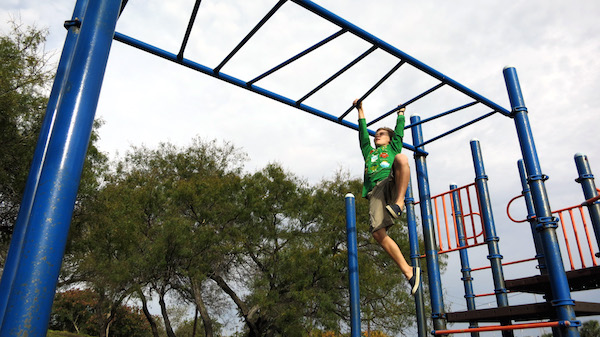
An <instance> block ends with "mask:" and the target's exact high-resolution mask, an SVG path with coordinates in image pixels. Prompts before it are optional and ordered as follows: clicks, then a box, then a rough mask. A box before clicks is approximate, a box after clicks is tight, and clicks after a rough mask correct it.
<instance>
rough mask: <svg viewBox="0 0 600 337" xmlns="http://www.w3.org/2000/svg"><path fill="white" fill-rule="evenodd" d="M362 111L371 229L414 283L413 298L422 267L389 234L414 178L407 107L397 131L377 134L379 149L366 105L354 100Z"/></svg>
mask: <svg viewBox="0 0 600 337" xmlns="http://www.w3.org/2000/svg"><path fill="white" fill-rule="evenodd" d="M353 106H354V107H356V109H357V110H358V137H359V141H360V149H361V151H362V154H363V158H364V159H365V177H364V183H363V191H362V196H363V197H364V198H367V200H369V218H370V230H371V234H372V235H373V238H375V240H376V241H377V242H378V243H379V244H380V245H381V247H382V248H383V250H385V252H386V253H387V254H388V255H389V256H390V257H391V258H392V259H393V260H394V262H395V263H396V264H397V265H398V267H400V270H401V271H402V274H404V276H405V277H406V279H407V280H408V282H409V283H410V286H411V290H410V293H411V295H414V294H415V293H416V291H417V288H418V287H419V283H420V282H419V278H420V275H421V271H420V268H418V267H411V266H410V265H409V264H408V263H407V262H406V259H405V258H404V256H403V255H402V252H401V251H400V248H399V247H398V244H396V242H395V241H394V240H393V239H392V238H390V237H389V236H388V235H387V229H388V228H389V227H391V226H392V225H394V219H397V218H399V217H400V216H401V215H402V212H403V211H404V196H405V195H406V189H407V187H408V182H409V179H410V167H409V166H408V157H407V156H406V155H405V154H402V153H400V152H401V151H402V138H403V136H404V111H405V108H404V107H399V109H398V110H397V111H398V117H397V119H396V128H395V130H392V129H390V128H385V127H384V128H379V129H377V131H376V132H375V148H373V147H372V146H371V140H370V138H369V132H368V130H367V122H366V120H365V114H364V111H363V108H362V102H361V101H359V100H358V99H356V100H354V102H353Z"/></svg>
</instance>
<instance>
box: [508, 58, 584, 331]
mask: <svg viewBox="0 0 600 337" xmlns="http://www.w3.org/2000/svg"><path fill="white" fill-rule="evenodd" d="M504 79H505V82H506V87H507V90H508V96H509V98H510V104H511V107H512V116H513V119H514V120H515V126H516V129H517V136H518V137H519V143H520V145H521V153H522V156H523V162H524V163H525V168H526V170H527V175H528V178H527V180H528V183H529V188H530V189H531V196H532V198H533V205H534V208H535V214H536V216H537V220H538V225H537V228H536V229H537V231H538V232H539V233H540V237H541V240H542V245H543V248H544V257H545V258H546V267H547V269H548V276H549V278H550V287H551V289H552V297H553V299H554V300H553V301H552V305H553V306H554V307H555V309H556V316H557V319H558V320H562V321H571V323H572V324H571V325H570V326H569V327H565V328H563V329H562V332H563V335H564V336H567V337H579V332H578V331H577V327H578V326H579V325H580V322H579V321H576V317H575V310H574V308H573V307H574V302H573V300H572V299H571V291H570V289H569V283H568V282H567V275H566V273H565V268H564V266H563V261H562V256H561V253H560V247H559V244H558V240H557V237H556V227H557V222H558V220H557V219H556V218H555V217H553V216H552V211H551V208H550V202H549V200H548V195H547V194H546V187H545V185H544V180H546V176H545V175H544V174H542V170H541V168H540V162H539V159H538V156H537V151H536V149H535V143H534V141H533V134H532V132H531V126H530V124H529V117H528V116H527V108H526V107H525V101H524V100H523V95H522V92H521V87H520V84H519V79H518V77H517V71H516V69H515V68H512V67H506V68H504Z"/></svg>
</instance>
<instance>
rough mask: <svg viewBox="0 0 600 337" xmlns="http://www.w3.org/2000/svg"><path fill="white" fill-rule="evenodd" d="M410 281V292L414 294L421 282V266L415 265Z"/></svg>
mask: <svg viewBox="0 0 600 337" xmlns="http://www.w3.org/2000/svg"><path fill="white" fill-rule="evenodd" d="M408 283H410V294H411V295H414V294H415V293H416V292H417V290H418V289H419V284H420V283H421V268H419V267H413V276H412V277H411V278H410V280H408Z"/></svg>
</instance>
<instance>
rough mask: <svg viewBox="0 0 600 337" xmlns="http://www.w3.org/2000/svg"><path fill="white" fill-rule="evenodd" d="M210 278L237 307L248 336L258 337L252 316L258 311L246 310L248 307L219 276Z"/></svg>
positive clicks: (253, 309)
mask: <svg viewBox="0 0 600 337" xmlns="http://www.w3.org/2000/svg"><path fill="white" fill-rule="evenodd" d="M210 278H211V279H212V280H213V281H215V282H216V283H217V285H218V286H219V287H220V288H221V289H222V290H223V291H224V292H225V293H226V294H227V295H229V297H231V299H232V300H233V302H234V303H235V305H237V307H238V310H239V311H240V313H241V315H242V317H244V321H245V322H246V325H247V326H248V328H249V329H250V336H260V335H261V333H260V330H259V329H258V326H257V324H256V321H257V319H255V318H254V317H253V316H254V314H255V313H256V312H257V311H258V308H252V309H248V306H247V305H246V303H244V301H242V299H241V298H239V296H238V295H237V294H236V293H235V291H233V289H231V287H230V286H229V285H228V284H227V282H225V280H224V279H223V278H222V277H221V276H219V275H211V276H210Z"/></svg>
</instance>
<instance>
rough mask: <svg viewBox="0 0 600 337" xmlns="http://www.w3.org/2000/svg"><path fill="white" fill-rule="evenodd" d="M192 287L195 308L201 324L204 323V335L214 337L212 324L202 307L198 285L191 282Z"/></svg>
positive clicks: (202, 301)
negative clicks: (198, 313)
mask: <svg viewBox="0 0 600 337" xmlns="http://www.w3.org/2000/svg"><path fill="white" fill-rule="evenodd" d="M192 287H193V290H194V300H195V301H196V308H197V310H198V311H199V312H200V317H201V318H202V323H204V334H205V336H206V337H214V331H213V324H212V321H211V320H210V316H209V315H208V310H206V305H204V300H203V299H202V289H200V285H199V284H198V283H197V282H194V281H192Z"/></svg>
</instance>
